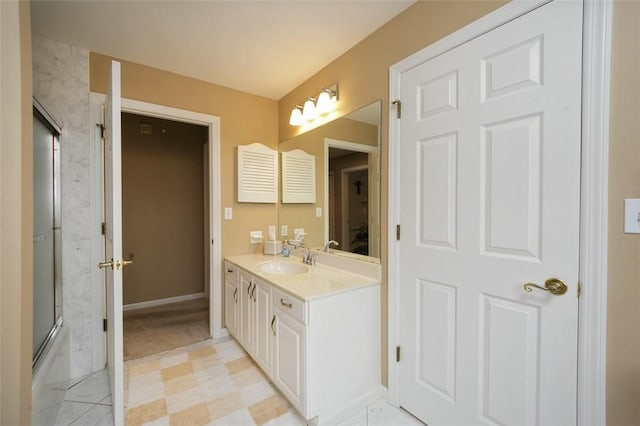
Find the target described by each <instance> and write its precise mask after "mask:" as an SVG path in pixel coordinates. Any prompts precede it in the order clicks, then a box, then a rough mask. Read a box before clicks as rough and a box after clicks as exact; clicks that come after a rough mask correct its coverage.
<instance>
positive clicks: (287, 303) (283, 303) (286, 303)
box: [280, 299, 293, 309]
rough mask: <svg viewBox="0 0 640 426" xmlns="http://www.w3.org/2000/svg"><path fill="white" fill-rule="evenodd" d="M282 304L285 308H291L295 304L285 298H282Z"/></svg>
mask: <svg viewBox="0 0 640 426" xmlns="http://www.w3.org/2000/svg"><path fill="white" fill-rule="evenodd" d="M280 304H281V305H282V306H284V307H285V308H289V309H291V308H292V307H293V304H292V303H291V302H285V301H284V299H280Z"/></svg>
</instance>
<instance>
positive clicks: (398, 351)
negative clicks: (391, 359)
mask: <svg viewBox="0 0 640 426" xmlns="http://www.w3.org/2000/svg"><path fill="white" fill-rule="evenodd" d="M396 362H400V346H396Z"/></svg>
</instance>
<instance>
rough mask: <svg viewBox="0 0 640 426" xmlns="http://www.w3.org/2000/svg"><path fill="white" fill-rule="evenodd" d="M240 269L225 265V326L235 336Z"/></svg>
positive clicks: (227, 263)
mask: <svg viewBox="0 0 640 426" xmlns="http://www.w3.org/2000/svg"><path fill="white" fill-rule="evenodd" d="M238 292H239V290H238V267H237V266H235V265H233V264H231V263H229V262H225V263H224V324H225V327H227V330H228V331H229V333H231V334H233V335H234V336H235V334H236V330H237V328H238V318H239V309H238V307H239V303H238V301H239V296H238Z"/></svg>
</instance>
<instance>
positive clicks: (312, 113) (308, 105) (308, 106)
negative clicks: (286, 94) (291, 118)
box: [302, 98, 318, 121]
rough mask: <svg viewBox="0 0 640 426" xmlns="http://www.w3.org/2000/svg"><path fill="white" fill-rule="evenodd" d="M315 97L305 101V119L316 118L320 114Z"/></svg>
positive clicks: (303, 115) (303, 109) (303, 110)
mask: <svg viewBox="0 0 640 426" xmlns="http://www.w3.org/2000/svg"><path fill="white" fill-rule="evenodd" d="M314 102H315V99H313V98H307V100H306V102H305V103H304V108H302V119H303V120H304V121H311V120H315V119H316V117H317V116H318V112H317V111H316V105H315V104H314Z"/></svg>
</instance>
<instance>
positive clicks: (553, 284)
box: [523, 278, 567, 296]
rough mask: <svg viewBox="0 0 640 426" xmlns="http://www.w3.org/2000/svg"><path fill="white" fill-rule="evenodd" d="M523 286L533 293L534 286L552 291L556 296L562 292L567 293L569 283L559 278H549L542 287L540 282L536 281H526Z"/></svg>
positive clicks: (548, 291)
mask: <svg viewBox="0 0 640 426" xmlns="http://www.w3.org/2000/svg"><path fill="white" fill-rule="evenodd" d="M523 287H524V291H526V292H527V293H531V292H532V291H533V289H534V288H537V289H538V290H542V291H546V292H547V293H551V294H553V295H554V296H560V295H561V294H565V293H566V292H567V285H566V284H565V283H563V282H562V280H559V279H558V278H549V279H548V280H546V281H545V282H544V287H541V286H539V285H538V284H534V283H526V284H524V286H523Z"/></svg>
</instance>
